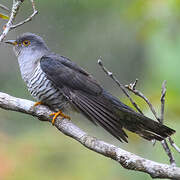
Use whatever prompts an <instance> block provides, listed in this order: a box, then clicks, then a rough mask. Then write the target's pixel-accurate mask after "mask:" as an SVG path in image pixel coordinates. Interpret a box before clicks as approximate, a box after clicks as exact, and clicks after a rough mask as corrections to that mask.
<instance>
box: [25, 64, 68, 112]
mask: <svg viewBox="0 0 180 180" xmlns="http://www.w3.org/2000/svg"><path fill="white" fill-rule="evenodd" d="M27 87H28V91H29V92H30V93H31V95H32V96H33V97H34V98H36V99H37V100H38V101H41V102H43V103H45V104H47V105H49V106H50V107H51V108H52V109H55V110H58V109H61V110H63V109H64V108H66V107H67V106H68V104H69V103H68V101H67V99H66V98H65V97H64V95H63V94H62V92H61V90H60V89H57V88H56V87H55V86H54V84H53V82H52V81H50V80H49V79H47V77H46V74H45V73H44V72H43V71H42V69H41V67H40V65H39V66H37V67H36V69H35V70H34V72H33V74H32V76H31V77H30V79H29V80H28V82H27Z"/></svg>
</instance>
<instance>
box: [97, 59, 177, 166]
mask: <svg viewBox="0 0 180 180" xmlns="http://www.w3.org/2000/svg"><path fill="white" fill-rule="evenodd" d="M98 64H99V65H100V66H101V68H102V69H103V71H104V72H105V73H106V74H107V75H108V76H110V77H111V78H112V79H113V80H114V81H115V82H116V83H117V84H118V85H119V87H120V88H121V89H122V90H123V92H124V93H125V95H126V96H127V97H128V98H129V99H130V101H131V103H132V104H133V105H134V104H135V105H134V107H135V108H136V109H137V107H138V106H137V104H136V103H135V102H134V101H133V100H132V98H131V97H130V96H129V94H128V93H127V91H126V90H125V88H126V89H128V90H129V91H131V92H133V93H134V94H135V95H137V96H139V97H141V98H142V99H144V101H145V102H146V103H147V104H148V106H149V108H150V110H151V111H152V113H153V115H154V116H155V118H156V119H157V120H158V121H159V123H163V120H164V105H165V94H166V81H164V82H163V84H162V91H161V116H160V118H159V117H158V116H157V113H156V111H155V109H154V107H153V105H152V104H151V103H150V101H149V99H148V98H147V97H146V96H145V95H144V94H143V93H142V92H140V91H138V90H137V89H136V85H137V83H138V79H136V80H135V82H133V83H130V84H129V85H125V88H124V86H123V85H122V84H121V83H120V82H119V81H118V80H117V79H116V77H115V76H114V75H113V73H112V72H110V71H109V70H108V69H107V68H106V67H104V65H103V64H102V60H101V59H99V60H98ZM138 111H139V110H138ZM139 112H140V113H141V112H142V111H141V110H140V111H139ZM141 114H142V113H141ZM169 141H171V142H170V144H173V147H174V148H175V149H177V151H178V152H180V151H179V150H180V149H179V148H178V147H177V146H176V145H175V144H174V143H172V142H173V141H172V139H171V138H170V140H169ZM155 143H156V141H155V140H154V142H153V145H155ZM161 144H162V146H163V148H164V150H165V152H166V154H167V155H168V157H169V161H170V163H171V165H173V166H176V163H175V159H174V157H173V155H172V153H171V150H170V148H169V146H168V144H167V141H166V140H163V141H162V142H161Z"/></svg>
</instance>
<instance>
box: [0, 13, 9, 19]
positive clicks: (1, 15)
mask: <svg viewBox="0 0 180 180" xmlns="http://www.w3.org/2000/svg"><path fill="white" fill-rule="evenodd" d="M0 18H1V19H9V17H8V16H6V15H4V14H2V13H0Z"/></svg>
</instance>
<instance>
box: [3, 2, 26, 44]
mask: <svg viewBox="0 0 180 180" xmlns="http://www.w3.org/2000/svg"><path fill="white" fill-rule="evenodd" d="M22 3H23V1H22V0H17V1H15V0H14V1H13V5H12V9H11V15H10V18H9V21H8V22H7V23H6V25H5V26H4V30H3V32H2V34H1V35H0V42H2V41H3V39H4V38H5V37H6V35H7V33H8V32H9V30H10V28H11V26H12V24H13V21H14V19H15V17H16V15H17V12H18V10H19V7H20V6H21V4H22Z"/></svg>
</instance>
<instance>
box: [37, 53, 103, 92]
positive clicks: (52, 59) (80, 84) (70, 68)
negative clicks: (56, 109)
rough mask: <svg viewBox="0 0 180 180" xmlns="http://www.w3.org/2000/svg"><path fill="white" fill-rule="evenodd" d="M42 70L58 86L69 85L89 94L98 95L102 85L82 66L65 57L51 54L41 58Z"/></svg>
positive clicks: (72, 88)
mask: <svg viewBox="0 0 180 180" xmlns="http://www.w3.org/2000/svg"><path fill="white" fill-rule="evenodd" d="M40 65H41V68H42V70H43V71H44V72H45V73H46V75H47V77H48V79H50V80H51V81H53V83H54V84H55V85H56V86H57V87H59V88H60V87H61V88H62V87H67V88H70V89H71V90H79V91H82V92H86V93H87V94H92V95H98V94H100V93H101V92H102V88H101V86H100V85H99V84H98V83H97V82H96V81H95V80H94V79H93V78H92V77H91V76H90V75H89V74H88V73H87V72H86V71H84V70H83V69H82V68H80V67H79V66H77V65H76V64H75V63H73V62H72V61H70V60H69V59H65V57H62V56H57V55H51V56H43V57H42V58H41V60H40Z"/></svg>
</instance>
